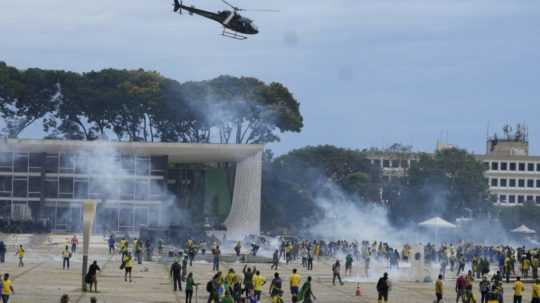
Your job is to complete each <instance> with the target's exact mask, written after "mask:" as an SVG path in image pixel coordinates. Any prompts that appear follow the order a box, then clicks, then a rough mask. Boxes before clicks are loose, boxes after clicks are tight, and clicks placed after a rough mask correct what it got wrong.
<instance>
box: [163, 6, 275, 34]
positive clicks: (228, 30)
mask: <svg viewBox="0 0 540 303" xmlns="http://www.w3.org/2000/svg"><path fill="white" fill-rule="evenodd" d="M221 1H223V3H225V4H226V5H228V6H229V7H231V8H232V10H224V11H218V12H217V13H214V12H210V11H206V10H202V9H198V8H196V7H194V6H186V5H184V4H183V3H182V1H179V0H174V12H175V13H179V14H182V10H185V11H187V12H188V13H189V14H190V15H193V14H195V15H199V16H202V17H205V18H208V19H212V20H214V21H216V22H218V23H220V24H221V25H223V32H222V33H221V34H222V35H223V36H225V37H228V38H233V39H237V40H245V39H247V38H248V37H247V36H246V35H256V34H258V33H259V29H258V28H257V26H256V25H255V23H254V22H253V20H251V19H248V18H246V17H243V16H241V15H240V14H238V12H240V11H246V10H245V9H241V8H239V7H236V6H234V5H232V4H230V3H229V2H227V1H225V0H221ZM250 11H259V12H277V11H276V10H268V9H264V10H262V9H259V10H250Z"/></svg>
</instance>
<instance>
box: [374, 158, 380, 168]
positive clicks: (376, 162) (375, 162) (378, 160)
mask: <svg viewBox="0 0 540 303" xmlns="http://www.w3.org/2000/svg"><path fill="white" fill-rule="evenodd" d="M373 165H375V166H377V167H381V160H380V159H375V160H374V161H373Z"/></svg>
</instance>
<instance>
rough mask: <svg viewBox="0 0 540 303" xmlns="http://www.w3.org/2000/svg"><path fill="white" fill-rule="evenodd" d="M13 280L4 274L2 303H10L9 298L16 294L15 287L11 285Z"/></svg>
mask: <svg viewBox="0 0 540 303" xmlns="http://www.w3.org/2000/svg"><path fill="white" fill-rule="evenodd" d="M11 284H12V283H11V280H10V279H9V274H4V278H3V279H2V302H4V303H8V301H9V296H10V295H11V294H14V293H15V290H14V289H13V285H11Z"/></svg>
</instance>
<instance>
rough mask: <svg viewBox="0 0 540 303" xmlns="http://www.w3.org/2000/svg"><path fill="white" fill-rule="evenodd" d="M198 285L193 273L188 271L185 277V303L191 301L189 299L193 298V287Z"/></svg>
mask: <svg viewBox="0 0 540 303" xmlns="http://www.w3.org/2000/svg"><path fill="white" fill-rule="evenodd" d="M197 286H199V283H195V280H193V273H192V272H190V273H189V274H188V276H187V278H186V303H191V299H192V298H193V287H195V288H197Z"/></svg>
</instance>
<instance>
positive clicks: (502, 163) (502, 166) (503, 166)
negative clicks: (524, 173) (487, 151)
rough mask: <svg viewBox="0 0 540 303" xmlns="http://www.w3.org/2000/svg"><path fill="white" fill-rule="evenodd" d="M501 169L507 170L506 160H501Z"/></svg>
mask: <svg viewBox="0 0 540 303" xmlns="http://www.w3.org/2000/svg"><path fill="white" fill-rule="evenodd" d="M501 170H508V163H507V162H501Z"/></svg>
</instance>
